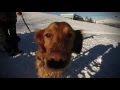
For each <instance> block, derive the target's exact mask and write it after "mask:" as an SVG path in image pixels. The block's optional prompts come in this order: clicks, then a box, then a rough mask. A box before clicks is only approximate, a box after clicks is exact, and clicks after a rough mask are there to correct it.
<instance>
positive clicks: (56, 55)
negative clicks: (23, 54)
mask: <svg viewBox="0 0 120 90" xmlns="http://www.w3.org/2000/svg"><path fill="white" fill-rule="evenodd" d="M35 42H36V44H37V46H38V49H37V51H36V60H35V66H36V70H37V75H38V77H39V78H62V77H63V76H64V74H65V72H66V70H67V68H68V66H69V64H70V61H71V53H72V52H74V53H80V51H81V49H82V42H83V36H82V33H81V31H80V30H73V28H72V27H71V26H70V25H69V24H68V23H66V22H53V23H51V24H50V25H49V26H48V27H47V28H45V29H43V30H41V29H39V30H37V31H36V32H35Z"/></svg>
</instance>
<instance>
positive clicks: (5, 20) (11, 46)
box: [0, 12, 22, 56]
mask: <svg viewBox="0 0 120 90" xmlns="http://www.w3.org/2000/svg"><path fill="white" fill-rule="evenodd" d="M16 22H17V15H16V12H0V27H1V28H2V34H3V35H2V36H3V39H4V40H3V46H4V48H5V50H6V52H7V53H8V54H9V55H10V56H14V55H16V54H18V53H21V52H22V51H21V50H19V48H18V42H19V41H20V37H18V36H17V33H16Z"/></svg>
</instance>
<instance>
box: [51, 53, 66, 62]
mask: <svg viewBox="0 0 120 90" xmlns="http://www.w3.org/2000/svg"><path fill="white" fill-rule="evenodd" d="M50 59H52V60H54V61H56V62H57V61H58V62H59V61H64V60H65V57H64V55H63V54H62V53H59V52H54V53H51V55H50Z"/></svg>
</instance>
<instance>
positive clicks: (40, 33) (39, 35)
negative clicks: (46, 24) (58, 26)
mask: <svg viewBox="0 0 120 90" xmlns="http://www.w3.org/2000/svg"><path fill="white" fill-rule="evenodd" d="M44 31H45V30H36V32H35V35H34V39H35V42H36V44H37V45H38V48H39V50H41V51H42V52H43V51H45V47H44V36H43V35H44Z"/></svg>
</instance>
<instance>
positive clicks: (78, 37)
mask: <svg viewBox="0 0 120 90" xmlns="http://www.w3.org/2000/svg"><path fill="white" fill-rule="evenodd" d="M74 33H75V40H74V45H73V49H72V51H73V52H75V53H78V54H79V53H80V51H81V49H82V44H83V36H82V33H81V31H80V30H75V31H74Z"/></svg>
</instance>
